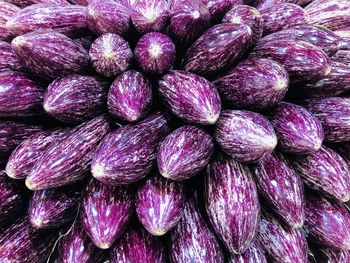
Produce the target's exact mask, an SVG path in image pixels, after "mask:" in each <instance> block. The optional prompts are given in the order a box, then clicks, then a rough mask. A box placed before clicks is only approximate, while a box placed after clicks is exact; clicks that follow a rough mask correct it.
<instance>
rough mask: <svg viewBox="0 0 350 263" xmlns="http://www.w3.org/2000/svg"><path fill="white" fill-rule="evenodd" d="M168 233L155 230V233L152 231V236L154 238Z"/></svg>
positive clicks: (162, 230)
mask: <svg viewBox="0 0 350 263" xmlns="http://www.w3.org/2000/svg"><path fill="white" fill-rule="evenodd" d="M165 233H166V231H165V230H164V229H161V228H159V229H155V230H154V231H152V234H153V235H154V236H163V235H164V234H165Z"/></svg>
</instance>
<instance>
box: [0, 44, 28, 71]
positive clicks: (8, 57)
mask: <svg viewBox="0 0 350 263" xmlns="http://www.w3.org/2000/svg"><path fill="white" fill-rule="evenodd" d="M10 70H13V71H22V70H24V67H23V65H22V63H21V61H20V60H19V58H18V56H17V55H16V53H15V51H14V50H13V48H12V46H11V44H9V43H7V42H5V41H0V72H2V71H10Z"/></svg>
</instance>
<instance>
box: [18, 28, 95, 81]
mask: <svg viewBox="0 0 350 263" xmlns="http://www.w3.org/2000/svg"><path fill="white" fill-rule="evenodd" d="M12 47H13V49H14V50H15V52H16V53H17V55H18V56H19V57H20V58H21V59H22V60H23V61H24V63H25V65H26V66H27V68H28V69H29V70H30V71H32V72H33V73H35V74H36V75H39V76H43V77H48V78H56V77H58V76H62V75H67V74H74V73H79V72H82V71H84V70H85V68H86V67H87V66H88V65H89V55H88V53H87V51H86V50H85V49H84V48H83V47H82V46H80V45H79V44H76V43H75V42H74V41H73V40H72V39H70V38H69V37H67V36H65V35H63V34H61V33H56V32H53V31H36V32H31V33H27V34H25V35H21V36H18V37H16V38H15V39H13V40H12Z"/></svg>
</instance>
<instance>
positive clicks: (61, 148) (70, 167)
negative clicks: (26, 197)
mask: <svg viewBox="0 0 350 263" xmlns="http://www.w3.org/2000/svg"><path fill="white" fill-rule="evenodd" d="M108 131H109V124H108V120H107V119H106V116H104V115H102V116H99V117H96V118H94V119H92V120H90V121H88V122H85V123H83V124H81V125H79V126H78V127H76V128H74V129H73V130H72V131H70V132H69V134H67V136H65V137H64V138H63V139H62V140H61V141H58V142H56V143H53V144H52V145H51V146H50V147H49V148H48V150H47V151H46V152H45V153H44V154H43V155H42V157H41V158H40V159H39V160H38V161H37V162H36V163H35V165H34V166H33V168H32V170H31V171H30V173H29V175H28V177H27V178H26V186H27V187H28V188H29V189H31V190H42V189H49V188H54V187H59V186H64V185H67V184H71V183H74V182H76V181H79V180H81V179H83V178H84V177H85V176H86V172H87V171H88V170H89V169H90V162H91V159H92V154H93V151H94V150H95V148H96V146H97V145H98V143H99V142H100V140H101V139H102V138H103V137H104V135H106V134H107V133H108Z"/></svg>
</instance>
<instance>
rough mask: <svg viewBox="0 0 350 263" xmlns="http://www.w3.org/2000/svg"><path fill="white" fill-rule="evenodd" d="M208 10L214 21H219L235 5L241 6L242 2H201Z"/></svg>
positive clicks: (231, 0)
mask: <svg viewBox="0 0 350 263" xmlns="http://www.w3.org/2000/svg"><path fill="white" fill-rule="evenodd" d="M201 1H202V2H203V3H204V4H205V5H206V7H207V8H208V10H209V12H210V14H211V16H212V18H213V20H214V21H216V20H220V19H221V18H222V17H223V16H224V15H225V13H226V12H227V11H229V10H230V9H231V8H232V7H234V6H235V5H241V4H243V0H201Z"/></svg>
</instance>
